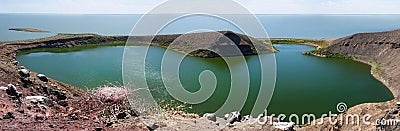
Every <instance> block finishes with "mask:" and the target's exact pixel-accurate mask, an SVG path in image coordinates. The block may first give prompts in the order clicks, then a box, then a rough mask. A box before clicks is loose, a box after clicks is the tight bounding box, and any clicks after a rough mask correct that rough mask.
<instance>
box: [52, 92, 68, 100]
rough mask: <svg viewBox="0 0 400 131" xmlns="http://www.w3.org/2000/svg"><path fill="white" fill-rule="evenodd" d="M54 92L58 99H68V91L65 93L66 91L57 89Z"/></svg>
mask: <svg viewBox="0 0 400 131" xmlns="http://www.w3.org/2000/svg"><path fill="white" fill-rule="evenodd" d="M52 94H53V95H55V96H56V97H57V99H58V100H65V99H67V93H65V92H64V91H60V90H56V91H53V93H52Z"/></svg>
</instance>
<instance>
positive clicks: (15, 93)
mask: <svg viewBox="0 0 400 131" xmlns="http://www.w3.org/2000/svg"><path fill="white" fill-rule="evenodd" d="M6 92H7V94H8V95H10V96H16V97H20V96H21V95H22V93H21V92H18V91H17V87H15V86H14V85H13V84H8V88H7V89H6Z"/></svg>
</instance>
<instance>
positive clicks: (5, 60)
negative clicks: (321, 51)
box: [0, 34, 396, 130]
mask: <svg viewBox="0 0 400 131" xmlns="http://www.w3.org/2000/svg"><path fill="white" fill-rule="evenodd" d="M77 38H78V39H77ZM93 38H94V39H97V41H92V43H97V42H99V43H97V44H91V42H90V41H89V40H90V39H93ZM124 38H126V37H124V36H99V35H94V34H85V35H66V36H53V37H48V38H41V39H34V40H23V41H14V42H0V47H2V48H1V51H2V52H1V59H2V63H0V67H1V68H2V69H3V70H6V72H8V73H6V74H4V72H1V74H0V75H1V76H3V78H4V76H11V77H9V78H8V79H2V80H0V82H5V83H13V84H16V85H24V84H25V83H24V82H23V81H21V80H20V79H19V78H20V77H19V75H18V70H19V69H22V68H21V67H20V65H19V64H14V63H15V62H14V61H16V60H15V58H16V55H17V54H18V52H20V51H22V50H32V49H43V48H71V47H77V46H85V45H98V46H105V45H106V43H107V42H109V41H114V42H115V41H123V40H124ZM82 39H83V40H84V41H80V40H82ZM287 39H290V38H287ZM59 41H61V43H57V42H59ZM71 41H74V42H71ZM42 42H44V43H42ZM79 42H81V43H79ZM287 44H291V43H287ZM292 44H302V45H308V46H314V47H316V48H317V49H318V48H322V46H321V45H319V44H316V43H309V42H308V43H292ZM327 45H330V43H328V44H327ZM353 60H354V61H359V62H362V63H364V64H368V65H370V66H371V74H372V75H373V76H374V77H375V78H376V79H377V80H379V81H380V82H382V83H383V84H384V85H385V86H387V88H389V90H390V91H391V92H392V94H394V92H393V90H392V89H391V88H390V87H391V85H390V83H388V82H386V81H385V80H383V79H382V78H381V76H379V75H377V74H375V73H374V72H373V65H372V64H370V63H368V62H365V61H362V60H357V59H353ZM31 74H32V75H33V76H36V75H38V73H36V72H33V71H31ZM50 83H51V84H54V85H56V87H57V88H62V89H63V90H65V91H67V93H68V94H69V95H70V98H74V97H79V96H80V95H82V94H84V92H86V91H85V90H82V89H80V88H78V87H74V86H71V85H68V84H65V83H62V82H59V81H56V80H52V79H51V78H49V83H46V84H50ZM33 85H41V86H42V85H43V82H40V81H37V80H33ZM394 97H395V96H394ZM395 99H396V97H395ZM395 99H394V100H395ZM394 100H390V101H388V102H389V103H390V104H393V103H394ZM388 102H378V103H364V104H360V105H357V106H354V107H351V108H349V110H359V109H362V108H365V105H366V106H369V105H371V104H374V105H376V104H378V105H379V104H385V103H388ZM317 120H318V119H317ZM299 126H301V127H307V126H308V125H299ZM301 129H302V128H300V130H301Z"/></svg>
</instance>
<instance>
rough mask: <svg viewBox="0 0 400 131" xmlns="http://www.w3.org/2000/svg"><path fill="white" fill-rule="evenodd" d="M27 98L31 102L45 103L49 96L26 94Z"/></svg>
mask: <svg viewBox="0 0 400 131" xmlns="http://www.w3.org/2000/svg"><path fill="white" fill-rule="evenodd" d="M25 99H26V100H30V101H31V103H33V104H37V102H39V103H44V101H45V100H46V99H47V97H44V96H26V97H25Z"/></svg>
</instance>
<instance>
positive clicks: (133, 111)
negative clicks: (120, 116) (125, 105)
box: [130, 109, 140, 117]
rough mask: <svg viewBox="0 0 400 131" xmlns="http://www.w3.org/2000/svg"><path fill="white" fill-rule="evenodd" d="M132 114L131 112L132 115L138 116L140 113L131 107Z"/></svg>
mask: <svg viewBox="0 0 400 131" xmlns="http://www.w3.org/2000/svg"><path fill="white" fill-rule="evenodd" d="M130 114H131V116H134V117H138V116H139V115H140V113H139V112H138V111H137V110H135V109H131V112H130Z"/></svg>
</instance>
